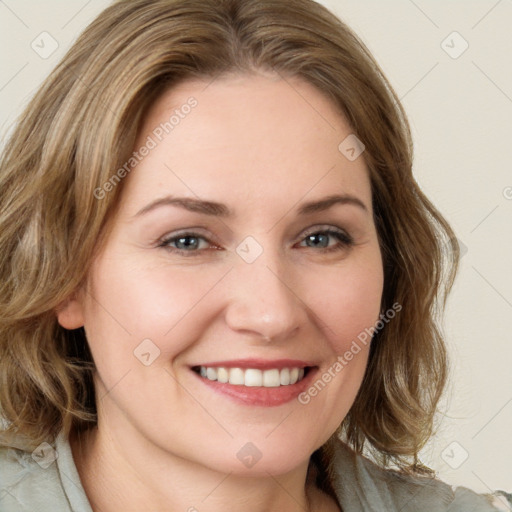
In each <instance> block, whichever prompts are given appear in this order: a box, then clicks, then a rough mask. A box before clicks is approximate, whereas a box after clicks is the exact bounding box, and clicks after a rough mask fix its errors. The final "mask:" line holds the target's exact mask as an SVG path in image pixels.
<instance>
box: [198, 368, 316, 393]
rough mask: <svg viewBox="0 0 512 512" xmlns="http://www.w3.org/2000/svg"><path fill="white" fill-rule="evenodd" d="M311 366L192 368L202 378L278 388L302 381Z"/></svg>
mask: <svg viewBox="0 0 512 512" xmlns="http://www.w3.org/2000/svg"><path fill="white" fill-rule="evenodd" d="M311 369H312V367H309V366H306V367H303V368H299V367H289V368H269V369H265V370H261V369H259V368H226V367H222V366H194V367H193V368H192V370H193V371H194V372H196V373H197V374H198V375H200V376H201V377H202V378H204V379H207V380H210V381H217V382H219V383H226V384H231V385H234V386H243V387H265V388H278V387H284V386H292V385H294V384H296V383H297V382H300V381H302V380H303V379H304V378H305V377H306V376H307V375H308V373H309V372H310V370H311Z"/></svg>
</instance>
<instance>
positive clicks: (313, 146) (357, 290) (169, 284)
mask: <svg viewBox="0 0 512 512" xmlns="http://www.w3.org/2000/svg"><path fill="white" fill-rule="evenodd" d="M207 86H208V87H207ZM191 97H193V98H195V100H194V101H190V100H189V98H191ZM187 102H188V103H187ZM187 104H188V105H189V106H190V105H193V106H192V107H191V108H187V107H184V105H187ZM176 110H178V112H179V114H176V112H175V111H176ZM173 114H176V115H175V118H174V120H173V126H172V130H169V124H168V125H167V129H168V131H169V133H168V134H166V133H165V130H164V129H163V128H162V127H163V126H165V123H166V122H167V123H169V119H170V118H171V116H172V115H173ZM178 118H179V121H177V119H178ZM350 134H351V128H350V126H348V125H347V123H346V122H345V120H344V119H343V117H342V116H341V114H340V113H339V112H338V111H337V110H336V109H335V107H334V105H332V104H331V103H330V102H329V100H328V99H326V98H324V96H323V95H322V93H320V92H319V91H317V90H316V89H315V88H314V87H312V86H311V85H309V84H307V83H305V82H303V81H301V80H299V79H291V78H289V79H286V80H282V79H281V78H280V77H279V76H274V75H258V76H246V75H243V76H242V75H236V76H235V75H230V76H224V77H223V78H218V79H216V80H215V81H213V82H212V83H211V84H210V85H208V82H202V81H188V82H186V83H183V84H181V85H180V86H178V87H175V88H173V89H172V90H170V91H168V92H166V93H165V94H163V95H162V96H161V97H160V98H159V99H158V101H156V103H155V104H154V105H153V107H152V108H151V109H150V110H149V111H148V112H147V114H146V116H145V119H144V122H143V126H142V127H141V130H140V132H139V137H138V140H137V143H136V145H135V148H134V150H135V151H137V152H138V154H139V156H140V162H138V163H137V165H136V166H135V167H134V168H133V170H132V171H131V172H130V173H129V174H128V175H127V176H126V177H125V178H124V180H125V182H124V184H123V185H124V189H123V192H122V196H121V203H120V208H119V210H118V212H117V213H116V217H115V219H114V225H113V226H114V227H113V230H112V232H111V233H110V235H109V238H108V239H107V241H106V244H105V246H104V247H103V249H102V251H101V252H100V253H99V254H98V256H97V258H96V259H95V260H94V262H93V265H92V268H91V271H90V273H89V275H88V280H87V284H86V288H84V289H82V290H80V292H79V293H78V295H77V296H76V298H75V299H73V300H72V301H70V302H69V303H68V306H67V308H65V309H63V310H62V311H61V312H60V314H59V321H60V323H61V325H63V326H64V327H67V328H75V327H77V326H81V325H83V326H84V328H85V331H86V334H87V339H88V342H89V345H90V348H91V351H92V354H93V358H94V361H95V363H96V367H97V373H96V376H95V385H96V392H97V405H98V411H99V418H100V421H99V426H100V429H101V428H108V429H109V431H111V432H113V433H115V435H119V436H127V437H128V436H132V438H143V439H145V442H149V443H150V444H151V446H152V447H153V448H156V449H158V450H161V451H162V452H165V453H168V454H169V455H173V456H178V457H181V458H182V459H185V460H189V461H193V462H196V463H199V464H202V465H203V466H207V467H211V468H215V469H216V470H218V471H222V472H226V473H227V472H236V473H240V474H245V473H246V474H249V473H250V474H253V475H257V474H260V475H267V472H270V473H272V474H280V473H284V472H286V471H290V470H292V469H293V468H294V467H297V466H298V465H300V464H302V463H304V462H305V461H307V460H308V459H309V457H310V455H311V453H312V452H313V451H314V450H316V449H317V448H318V447H320V446H321V445H322V444H323V443H324V442H325V441H326V440H327V439H328V438H329V437H330V436H331V435H332V433H333V432H334V431H335V430H336V428H337V427H338V426H339V424H340V423H341V421H342V420H343V418H344V417H345V415H346V414H347V412H348V411H349V409H350V406H351V404H352V403H353V401H354V399H355V396H356V393H357V391H358V389H359V387H360V384H361V381H362V378H363V375H364V371H365V368H366V363H367V357H368V349H369V345H362V344H359V345H360V346H359V351H357V353H356V351H355V350H353V347H354V344H353V342H354V340H357V337H358V335H360V333H362V332H363V331H364V330H365V328H369V327H371V326H373V325H374V324H375V322H376V321H377V320H378V317H379V313H380V309H379V308H380V302H381V296H382V290H383V271H382V261H381V253H380V249H379V244H378V240H377V233H376V228H375V225H374V222H373V215H372V205H371V203H372V201H371V188H370V181H369V175H368V170H367V168H366V166H365V163H364V160H363V157H359V158H357V159H355V160H353V161H351V160H349V159H347V158H346V157H345V156H344V155H343V154H342V153H341V152H340V150H339V149H338V146H339V145H340V143H341V142H342V141H343V140H344V139H345V138H346V137H347V136H349V135H350ZM148 137H149V138H150V139H151V140H152V141H153V142H150V140H149V139H148ZM160 139H161V140H160ZM143 146H145V147H146V148H149V149H148V151H146V150H143V149H142V147H143ZM143 154H144V155H143ZM334 195H338V196H340V197H341V199H338V200H337V201H331V202H329V203H322V201H323V200H324V199H326V198H327V197H331V196H334ZM177 198H182V199H180V200H178V201H176V199H177ZM183 198H184V199H183ZM205 201H206V203H204V202H205ZM316 203H318V204H316ZM314 204H316V207H315V206H314ZM322 205H323V207H322ZM351 350H352V356H353V357H351V358H350V359H349V360H347V357H346V353H347V351H351ZM339 356H341V358H339ZM341 360H342V361H343V363H340V361H341ZM340 366H341V369H340ZM329 375H330V378H329ZM326 376H327V377H326ZM296 379H298V380H297V382H295V380H296ZM319 381H320V384H319V383H318V382H319ZM294 382H295V383H294ZM315 383H316V384H315ZM315 390H316V391H315ZM128 433H129V434H128Z"/></svg>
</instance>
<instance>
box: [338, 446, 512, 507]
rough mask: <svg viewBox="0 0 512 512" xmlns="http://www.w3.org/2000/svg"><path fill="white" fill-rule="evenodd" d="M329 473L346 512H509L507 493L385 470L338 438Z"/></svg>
mask: <svg viewBox="0 0 512 512" xmlns="http://www.w3.org/2000/svg"><path fill="white" fill-rule="evenodd" d="M331 473H332V475H333V479H334V488H335V492H336V494H337V496H338V499H339V501H340V504H341V505H342V507H343V510H347V511H349V512H363V511H367V510H386V511H387V512H413V511H414V512H431V511H432V510H435V511H436V512H467V511H468V510H471V511H472V512H497V511H499V510H504V511H512V496H511V495H507V493H504V492H501V491H500V492H497V493H495V494H493V495H482V494H477V493H475V492H474V491H471V490H470V489H467V488H465V487H455V488H453V487H451V486H450V485H448V484H446V483H445V482H442V481H441V480H438V479H437V478H428V477H413V476H409V475H404V474H402V473H399V472H397V471H393V470H384V469H382V468H380V467H378V466H377V465H376V464H374V463H373V462H372V461H370V460H369V459H367V458H366V457H363V456H361V455H358V454H356V453H355V452H354V451H352V450H351V449H350V448H348V447H347V446H346V445H345V444H344V443H342V442H341V441H340V442H339V443H338V444H337V445H336V447H335V455H334V461H333V465H332V468H331Z"/></svg>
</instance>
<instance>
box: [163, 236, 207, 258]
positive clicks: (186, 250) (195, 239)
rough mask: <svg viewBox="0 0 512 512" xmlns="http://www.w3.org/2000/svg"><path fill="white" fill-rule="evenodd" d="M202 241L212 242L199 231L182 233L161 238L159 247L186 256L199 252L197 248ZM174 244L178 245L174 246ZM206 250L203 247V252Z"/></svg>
mask: <svg viewBox="0 0 512 512" xmlns="http://www.w3.org/2000/svg"><path fill="white" fill-rule="evenodd" d="M201 241H203V242H206V244H207V245H209V244H210V243H211V242H210V241H209V240H208V239H207V238H205V237H204V236H202V235H199V234H198V233H192V232H190V233H181V234H179V235H174V236H171V237H167V238H165V239H163V240H161V241H160V243H159V245H158V247H163V248H165V249H167V250H168V251H170V252H174V253H177V254H182V255H184V256H195V255H196V254H198V253H199V251H198V250H197V249H198V248H199V246H200V245H201ZM173 245H176V246H177V247H173ZM204 250H206V249H205V248H204V247H203V248H202V249H201V252H202V251H204Z"/></svg>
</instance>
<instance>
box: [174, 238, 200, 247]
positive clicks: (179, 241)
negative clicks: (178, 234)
mask: <svg viewBox="0 0 512 512" xmlns="http://www.w3.org/2000/svg"><path fill="white" fill-rule="evenodd" d="M184 240H185V242H184V245H185V247H197V238H195V237H192V236H184V237H182V238H179V239H178V243H182V242H183V241H184ZM186 240H195V241H196V242H195V243H187V242H186Z"/></svg>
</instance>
